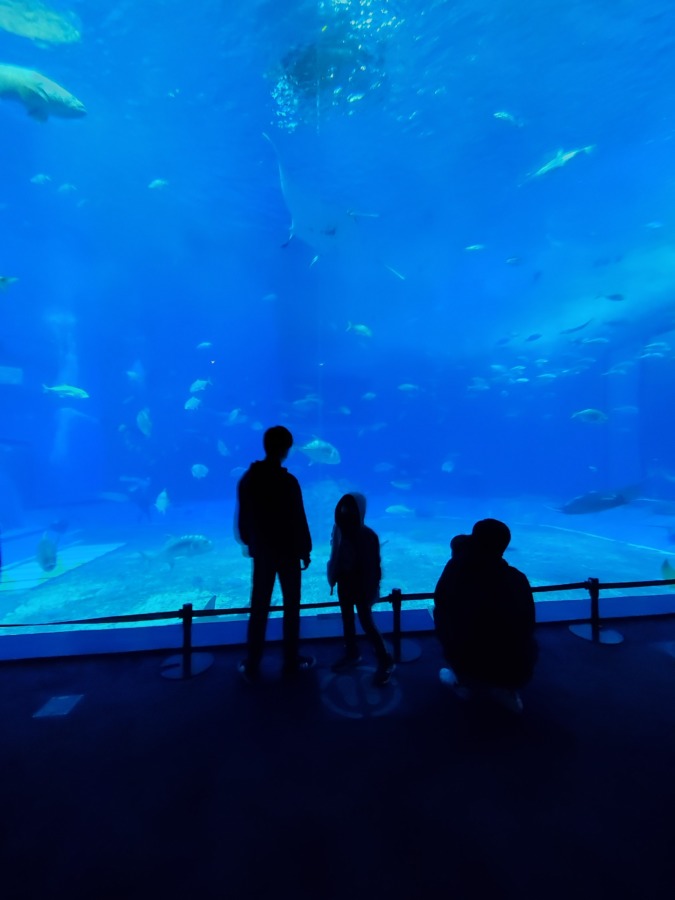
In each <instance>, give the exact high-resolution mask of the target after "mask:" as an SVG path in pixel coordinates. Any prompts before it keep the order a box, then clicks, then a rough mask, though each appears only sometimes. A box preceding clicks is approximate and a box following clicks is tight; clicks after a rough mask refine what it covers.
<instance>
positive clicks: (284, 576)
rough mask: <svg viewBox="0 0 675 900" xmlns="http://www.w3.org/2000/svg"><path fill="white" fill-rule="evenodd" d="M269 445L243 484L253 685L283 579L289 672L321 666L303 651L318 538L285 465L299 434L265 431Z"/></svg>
mask: <svg viewBox="0 0 675 900" xmlns="http://www.w3.org/2000/svg"><path fill="white" fill-rule="evenodd" d="M263 446H264V448H265V459H264V460H262V461H260V460H259V461H257V462H254V463H252V464H251V466H250V467H249V469H248V470H247V471H246V472H245V474H244V475H243V476H242V478H241V480H240V481H239V484H238V485H237V501H238V509H237V530H238V534H239V539H240V541H241V542H242V543H243V544H244V545H245V546H246V548H247V549H248V553H249V556H251V557H252V558H253V583H252V589H251V615H250V617H249V621H248V635H247V657H246V659H245V660H243V661H242V662H240V663H239V665H238V670H239V673H240V674H241V676H242V677H243V678H244V679H245V680H246V681H249V682H254V681H256V680H257V679H258V677H259V673H260V661H261V659H262V655H263V648H264V645H265V631H266V629H267V618H268V616H269V611H270V605H271V602H272V591H273V589H274V581H275V579H276V577H277V576H278V577H279V584H280V586H281V593H282V596H283V602H284V614H283V653H284V665H283V673H284V674H285V675H292V674H295V673H297V672H302V671H305V670H307V669H311V668H312V666H313V665H314V664H315V662H316V660H315V659H314V658H313V657H312V656H301V655H300V654H299V652H298V651H299V642H300V588H301V575H300V572H301V569H306V568H307V567H308V566H309V563H310V553H311V550H312V539H311V536H310V533H309V526H308V525H307V517H306V515H305V507H304V504H303V501H302V491H301V489H300V484H299V483H298V480H297V478H295V476H294V475H291V474H290V472H288V470H287V469H285V468H284V467H283V466H282V465H281V463H282V462H283V461H284V460H285V459H286V457H287V456H288V452H289V450H290V449H291V447H292V446H293V435H292V434H291V432H290V431H289V430H288V429H287V428H284V426H283V425H275V426H274V427H273V428H268V430H267V431H266V432H265V434H264V436H263ZM301 562H302V565H301Z"/></svg>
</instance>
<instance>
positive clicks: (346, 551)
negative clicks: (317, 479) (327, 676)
mask: <svg viewBox="0 0 675 900" xmlns="http://www.w3.org/2000/svg"><path fill="white" fill-rule="evenodd" d="M365 515H366V498H365V497H364V496H363V494H356V493H352V494H345V495H344V497H342V498H341V500H340V502H339V503H338V505H337V506H336V507H335V524H334V526H333V534H332V537H331V555H330V560H329V562H328V583H329V584H330V588H331V594H332V593H333V588H334V587H335V585H337V592H338V600H339V603H340V611H341V613H342V627H343V631H344V638H345V654H344V656H343V657H341V658H340V659H339V660H338V661H337V662H336V663H335V664H334V665H333V666H332V668H333V671H340V670H342V669H346V668H349V667H350V666H355V665H358V663H359V662H360V661H361V654H360V653H359V646H358V642H357V638H356V621H355V616H354V610H355V609H356V613H357V614H358V617H359V623H360V625H361V628H363V631H364V632H365V635H366V637H367V638H368V640H369V641H370V643H371V644H372V647H373V650H374V651H375V656H376V658H377V671H376V673H375V676H374V678H373V681H374V683H375V684H377V685H385V684H387V682H388V681H389V680H390V678H391V676H392V673H393V672H394V668H395V666H394V661H393V659H392V657H391V655H390V654H389V652H388V651H387V648H386V646H385V643H384V641H383V640H382V635H381V634H380V632H379V631H378V629H377V626H376V625H375V622H374V621H373V611H372V606H373V603H374V602H375V601H376V600H377V599H378V598H379V596H380V580H381V578H382V567H381V560H380V540H379V538H378V536H377V534H375V532H374V531H373V529H372V528H369V527H368V526H367V525H366V524H365V523H364V519H365Z"/></svg>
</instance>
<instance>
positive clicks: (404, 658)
mask: <svg viewBox="0 0 675 900" xmlns="http://www.w3.org/2000/svg"><path fill="white" fill-rule="evenodd" d="M390 599H391V606H392V609H393V612H394V622H393V631H392V641H391V644H392V654H391V655H392V656H393V657H394V662H395V663H407V662H414V661H415V660H416V659H419V658H420V656H421V655H422V649H421V647H420V645H419V644H418V643H416V642H415V641H409V640H408V639H407V638H406V639H405V640H404V639H403V637H402V636H401V609H402V606H403V592H402V591H401V589H400V588H394V589H393V590H392V592H391V594H390Z"/></svg>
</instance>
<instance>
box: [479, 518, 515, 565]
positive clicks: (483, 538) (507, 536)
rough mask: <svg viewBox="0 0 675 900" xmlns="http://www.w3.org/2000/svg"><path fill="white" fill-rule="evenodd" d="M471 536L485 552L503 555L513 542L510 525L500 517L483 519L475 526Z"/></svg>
mask: <svg viewBox="0 0 675 900" xmlns="http://www.w3.org/2000/svg"><path fill="white" fill-rule="evenodd" d="M471 537H472V538H473V539H474V543H475V545H476V547H477V548H478V549H479V550H480V551H482V552H483V553H489V554H490V555H492V554H494V555H496V556H501V555H502V553H503V552H504V551H505V550H506V548H507V547H508V546H509V543H510V542H511V532H510V531H509V526H508V525H506V524H505V523H504V522H500V521H499V519H481V520H480V521H479V522H476V524H475V525H474V526H473V529H472V531H471Z"/></svg>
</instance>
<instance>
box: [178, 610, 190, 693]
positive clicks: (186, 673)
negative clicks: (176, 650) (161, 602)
mask: <svg viewBox="0 0 675 900" xmlns="http://www.w3.org/2000/svg"><path fill="white" fill-rule="evenodd" d="M181 618H182V619H183V678H192V604H191V603H184V604H183V609H182V610H181Z"/></svg>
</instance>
